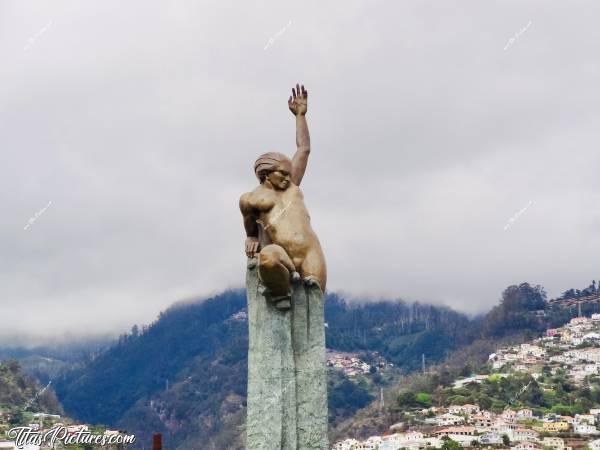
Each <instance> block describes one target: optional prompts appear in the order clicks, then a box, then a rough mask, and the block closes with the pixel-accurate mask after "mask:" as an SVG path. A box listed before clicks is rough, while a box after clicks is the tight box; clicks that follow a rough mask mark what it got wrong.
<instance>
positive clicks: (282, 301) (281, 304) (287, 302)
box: [269, 295, 292, 311]
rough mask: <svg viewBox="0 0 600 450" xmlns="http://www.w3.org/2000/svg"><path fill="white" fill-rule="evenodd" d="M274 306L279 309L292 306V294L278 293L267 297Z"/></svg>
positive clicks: (283, 309)
mask: <svg viewBox="0 0 600 450" xmlns="http://www.w3.org/2000/svg"><path fill="white" fill-rule="evenodd" d="M269 301H271V302H272V303H273V304H274V305H275V308H277V309H280V310H282V311H286V310H288V309H290V308H291V307H292V296H291V295H278V296H274V297H271V298H269Z"/></svg>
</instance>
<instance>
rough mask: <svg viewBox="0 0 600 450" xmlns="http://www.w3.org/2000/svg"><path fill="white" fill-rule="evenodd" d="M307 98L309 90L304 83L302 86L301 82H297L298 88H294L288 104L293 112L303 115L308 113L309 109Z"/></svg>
mask: <svg viewBox="0 0 600 450" xmlns="http://www.w3.org/2000/svg"><path fill="white" fill-rule="evenodd" d="M307 99H308V91H307V90H306V89H304V85H302V88H300V85H299V84H296V89H294V88H292V96H291V97H290V98H289V99H288V106H289V107H290V111H291V112H292V114H294V115H295V116H297V115H298V114H300V115H301V116H303V115H305V114H306V110H307V107H308V105H307Z"/></svg>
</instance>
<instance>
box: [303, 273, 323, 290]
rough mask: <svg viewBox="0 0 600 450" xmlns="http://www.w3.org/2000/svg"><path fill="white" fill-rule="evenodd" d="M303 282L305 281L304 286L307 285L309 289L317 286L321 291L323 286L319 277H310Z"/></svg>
mask: <svg viewBox="0 0 600 450" xmlns="http://www.w3.org/2000/svg"><path fill="white" fill-rule="evenodd" d="M303 281H304V284H305V285H307V286H308V287H312V286H317V287H318V288H319V289H321V285H320V284H319V279H318V278H317V277H315V276H314V275H309V276H307V277H305V278H304V280H303Z"/></svg>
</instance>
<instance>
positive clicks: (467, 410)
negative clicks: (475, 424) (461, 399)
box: [448, 404, 479, 415]
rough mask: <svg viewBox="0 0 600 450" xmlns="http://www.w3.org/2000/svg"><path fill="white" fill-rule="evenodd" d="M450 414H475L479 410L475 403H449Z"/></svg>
mask: <svg viewBox="0 0 600 450" xmlns="http://www.w3.org/2000/svg"><path fill="white" fill-rule="evenodd" d="M448 412H449V413H450V414H469V415H470V414H477V413H478V412H479V406H477V405H471V404H466V405H451V406H449V407H448Z"/></svg>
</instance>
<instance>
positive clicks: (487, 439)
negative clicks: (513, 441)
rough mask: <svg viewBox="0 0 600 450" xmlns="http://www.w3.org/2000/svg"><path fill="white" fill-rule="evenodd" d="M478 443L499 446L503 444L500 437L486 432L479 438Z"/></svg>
mask: <svg viewBox="0 0 600 450" xmlns="http://www.w3.org/2000/svg"><path fill="white" fill-rule="evenodd" d="M479 442H480V443H481V444H483V445H500V444H503V443H504V441H503V440H502V436H501V435H500V434H498V433H495V432H493V431H490V432H487V433H484V434H482V435H481V436H479Z"/></svg>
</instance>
